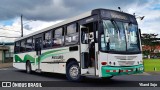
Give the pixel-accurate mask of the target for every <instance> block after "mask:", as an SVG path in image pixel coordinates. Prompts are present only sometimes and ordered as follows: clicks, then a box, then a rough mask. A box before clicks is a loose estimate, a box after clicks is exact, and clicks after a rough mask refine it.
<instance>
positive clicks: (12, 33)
mask: <svg viewBox="0 0 160 90" xmlns="http://www.w3.org/2000/svg"><path fill="white" fill-rule="evenodd" d="M61 21H63V20H58V21H52V22H47V21H39V20H38V21H24V22H23V23H24V25H23V26H25V25H28V26H29V27H30V28H31V29H30V30H27V29H25V28H23V34H24V35H28V34H30V33H33V32H35V31H38V30H41V29H43V28H46V27H49V26H51V25H54V24H56V23H59V22H61ZM0 27H1V29H0V30H1V33H0V36H6V37H20V36H21V22H20V19H15V20H14V22H13V24H12V25H7V26H3V25H0ZM6 37H0V42H13V41H14V40H15V39H16V38H6Z"/></svg>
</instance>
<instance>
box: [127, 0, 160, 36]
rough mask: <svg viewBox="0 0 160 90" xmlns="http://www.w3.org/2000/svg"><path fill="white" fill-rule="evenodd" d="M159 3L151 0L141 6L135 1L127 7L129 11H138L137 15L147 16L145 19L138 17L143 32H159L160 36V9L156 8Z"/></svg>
mask: <svg viewBox="0 0 160 90" xmlns="http://www.w3.org/2000/svg"><path fill="white" fill-rule="evenodd" d="M157 4H160V2H158V1H156V0H150V2H148V3H146V4H144V5H141V6H140V5H138V4H137V3H134V4H132V5H129V6H127V7H126V8H128V9H127V12H129V13H136V14H137V15H140V16H145V18H144V19H143V20H140V19H137V21H138V24H139V28H141V30H142V33H156V34H157V33H158V34H159V36H160V32H159V30H160V29H159V25H160V10H154V6H155V5H157Z"/></svg>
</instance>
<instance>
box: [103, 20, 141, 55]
mask: <svg viewBox="0 0 160 90" xmlns="http://www.w3.org/2000/svg"><path fill="white" fill-rule="evenodd" d="M103 30H104V31H103V32H104V33H102V34H101V50H102V51H128V52H139V51H140V47H139V45H140V44H139V40H138V39H139V34H138V27H137V25H135V24H130V23H124V22H119V21H110V20H103Z"/></svg>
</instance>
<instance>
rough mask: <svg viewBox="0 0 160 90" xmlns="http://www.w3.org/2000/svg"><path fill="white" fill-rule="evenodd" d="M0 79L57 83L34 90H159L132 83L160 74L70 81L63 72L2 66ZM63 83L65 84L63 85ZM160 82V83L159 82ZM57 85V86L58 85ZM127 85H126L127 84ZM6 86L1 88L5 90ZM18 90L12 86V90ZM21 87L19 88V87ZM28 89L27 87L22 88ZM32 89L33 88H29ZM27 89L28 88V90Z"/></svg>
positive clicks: (155, 78) (153, 77)
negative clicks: (24, 69) (30, 70)
mask: <svg viewBox="0 0 160 90" xmlns="http://www.w3.org/2000/svg"><path fill="white" fill-rule="evenodd" d="M0 81H14V82H16V81H22V82H27V81H28V82H36V81H37V82H43V83H47V82H48V83H50V84H55V85H53V87H48V88H47V87H45V88H44V87H43V88H32V90H36V89H37V90H39V89H45V90H51V89H52V90H53V89H55V90H57V89H59V90H64V89H65V90H82V89H83V90H97V89H98V90H128V89H130V90H133V89H134V90H135V89H136V90H139V89H142V90H144V89H145V90H150V89H153V90H158V89H160V88H157V87H134V86H133V85H132V84H135V83H136V84H137V83H141V82H142V83H147V82H150V81H151V82H156V81H160V75H159V74H156V75H152V73H143V74H138V75H124V76H115V77H113V78H112V79H111V80H102V79H100V78H92V77H87V78H85V79H84V80H83V81H82V82H69V81H68V80H67V79H66V76H65V75H63V74H55V73H32V74H26V72H25V71H21V70H17V69H15V68H1V69H0ZM61 84H63V85H61ZM159 84H160V83H159ZM56 85H57V86H56ZM125 85H126V86H125ZM158 86H160V85H158ZM3 89H4V88H0V90H3ZM10 89H11V88H7V89H6V88H5V89H4V90H10ZM14 89H15V90H17V88H12V89H11V90H14ZM18 89H19V88H18ZM21 89H26V88H20V90H21ZM28 89H31V88H28ZM28 89H27V90H28Z"/></svg>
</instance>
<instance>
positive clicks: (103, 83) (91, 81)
mask: <svg viewBox="0 0 160 90" xmlns="http://www.w3.org/2000/svg"><path fill="white" fill-rule="evenodd" d="M17 72H21V73H26V72H25V71H19V70H18V71H17ZM31 75H36V76H40V77H47V78H49V79H51V80H52V79H53V81H46V82H47V83H48V82H52V85H55V86H57V87H58V86H60V87H63V86H64V87H90V86H91V87H107V86H109V87H112V86H113V87H114V86H117V87H120V86H126V85H127V86H130V85H131V86H132V84H135V83H133V82H129V81H123V80H117V79H114V78H113V79H107V80H106V79H105V80H104V79H101V78H90V77H86V78H84V79H83V81H81V82H71V81H68V80H67V78H66V76H65V75H64V74H57V73H46V72H43V73H36V72H33V73H32V74H31ZM55 79H57V81H55ZM58 80H59V81H58ZM137 85H138V84H137Z"/></svg>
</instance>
